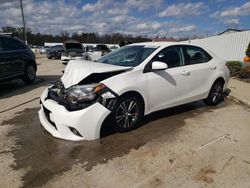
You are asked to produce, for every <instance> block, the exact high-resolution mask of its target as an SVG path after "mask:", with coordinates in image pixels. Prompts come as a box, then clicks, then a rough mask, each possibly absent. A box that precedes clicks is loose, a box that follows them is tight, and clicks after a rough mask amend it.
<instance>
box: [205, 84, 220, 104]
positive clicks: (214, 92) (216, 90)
mask: <svg viewBox="0 0 250 188" xmlns="http://www.w3.org/2000/svg"><path fill="white" fill-rule="evenodd" d="M223 86H224V83H222V82H221V81H216V82H215V83H214V84H213V86H212V88H211V90H210V92H209V95H208V97H207V98H206V99H205V100H204V102H205V104H207V105H209V106H216V105H217V104H219V103H220V102H221V101H223Z"/></svg>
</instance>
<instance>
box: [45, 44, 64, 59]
mask: <svg viewBox="0 0 250 188" xmlns="http://www.w3.org/2000/svg"><path fill="white" fill-rule="evenodd" d="M63 52H64V48H63V46H62V45H56V46H52V47H51V48H50V50H49V51H48V52H47V58H48V59H61V55H62V53H63Z"/></svg>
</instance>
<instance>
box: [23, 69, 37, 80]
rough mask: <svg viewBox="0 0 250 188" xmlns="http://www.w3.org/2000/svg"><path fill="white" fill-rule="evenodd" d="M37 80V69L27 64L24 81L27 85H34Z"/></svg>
mask: <svg viewBox="0 0 250 188" xmlns="http://www.w3.org/2000/svg"><path fill="white" fill-rule="evenodd" d="M35 79H36V68H35V66H34V65H33V64H27V66H26V68H25V74H24V77H23V81H24V82H25V83H27V84H30V83H32V82H33V81H34V80H35Z"/></svg>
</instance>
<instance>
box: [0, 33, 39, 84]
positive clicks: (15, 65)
mask: <svg viewBox="0 0 250 188" xmlns="http://www.w3.org/2000/svg"><path fill="white" fill-rule="evenodd" d="M36 71H37V65H36V60H35V54H34V52H33V51H32V50H31V49H30V48H29V47H28V46H27V45H26V44H25V43H24V42H23V41H21V40H19V39H17V38H14V37H8V36H3V35H0V81H2V80H10V79H14V78H21V79H22V80H23V81H24V82H25V83H31V82H33V81H34V80H35V78H36Z"/></svg>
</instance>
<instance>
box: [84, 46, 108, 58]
mask: <svg viewBox="0 0 250 188" xmlns="http://www.w3.org/2000/svg"><path fill="white" fill-rule="evenodd" d="M110 51H111V50H110V49H109V48H108V47H107V45H105V44H97V45H96V47H94V48H92V49H91V50H89V51H87V59H88V60H91V61H95V60H97V59H99V58H101V57H102V56H103V55H105V54H107V53H109V52H110Z"/></svg>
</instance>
